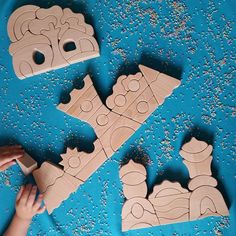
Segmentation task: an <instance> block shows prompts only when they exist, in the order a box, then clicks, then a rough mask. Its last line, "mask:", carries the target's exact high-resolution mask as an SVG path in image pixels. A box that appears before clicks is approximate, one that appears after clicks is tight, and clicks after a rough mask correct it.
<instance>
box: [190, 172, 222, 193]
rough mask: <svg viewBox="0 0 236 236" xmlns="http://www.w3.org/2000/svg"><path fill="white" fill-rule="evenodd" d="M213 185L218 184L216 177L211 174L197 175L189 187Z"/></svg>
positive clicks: (191, 188)
mask: <svg viewBox="0 0 236 236" xmlns="http://www.w3.org/2000/svg"><path fill="white" fill-rule="evenodd" d="M204 185H207V186H212V187H216V186H217V181H216V179H214V178H213V177H211V176H208V175H200V176H197V177H195V178H194V179H191V180H190V181H189V183H188V188H189V189H190V190H194V189H196V188H198V187H200V186H204Z"/></svg>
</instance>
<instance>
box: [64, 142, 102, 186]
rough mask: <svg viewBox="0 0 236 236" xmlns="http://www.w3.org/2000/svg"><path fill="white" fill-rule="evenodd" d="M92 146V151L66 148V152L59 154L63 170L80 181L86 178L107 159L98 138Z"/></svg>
mask: <svg viewBox="0 0 236 236" xmlns="http://www.w3.org/2000/svg"><path fill="white" fill-rule="evenodd" d="M94 146H95V149H94V151H93V152H92V153H86V152H78V151H77V150H76V149H73V150H71V149H69V148H67V152H66V153H65V154H62V155H61V157H62V159H63V160H62V161H61V162H60V164H61V165H63V166H64V171H65V172H66V173H68V174H70V175H72V176H74V177H76V178H78V179H80V180H82V181H85V180H86V179H88V178H89V177H90V176H91V175H92V174H93V173H94V172H95V171H96V170H97V169H98V168H99V167H100V166H101V165H102V164H103V163H104V162H105V161H106V160H107V156H106V154H105V152H104V150H103V149H102V146H101V143H100V141H99V140H98V139H97V140H96V141H95V142H94Z"/></svg>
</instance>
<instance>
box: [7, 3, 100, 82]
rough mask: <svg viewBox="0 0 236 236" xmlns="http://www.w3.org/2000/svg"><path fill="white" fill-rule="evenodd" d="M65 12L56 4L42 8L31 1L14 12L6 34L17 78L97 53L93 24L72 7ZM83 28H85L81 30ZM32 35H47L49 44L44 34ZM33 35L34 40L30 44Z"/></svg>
mask: <svg viewBox="0 0 236 236" xmlns="http://www.w3.org/2000/svg"><path fill="white" fill-rule="evenodd" d="M65 12H67V16H66V18H65V22H64V24H62V22H61V19H62V17H63V16H64V13H65ZM65 12H64V11H62V9H61V8H60V7H59V6H53V7H51V8H49V9H43V8H39V7H36V6H32V5H26V6H22V7H20V8H19V9H17V10H16V11H15V12H13V14H12V15H11V17H10V18H9V22H8V34H9V37H10V39H11V41H12V44H11V45H10V48H9V51H10V54H11V55H12V57H13V65H14V70H15V72H16V75H17V76H18V77H19V78H21V79H23V78H26V77H29V76H32V75H36V74H39V73H43V72H45V71H49V70H52V69H58V68H61V67H65V66H67V65H69V64H73V63H76V62H80V61H84V60H87V59H90V58H94V57H97V56H99V47H98V44H97V41H96V40H95V38H94V37H93V28H92V26H89V25H88V24H86V23H85V22H84V20H83V21H81V20H80V21H79V19H81V17H80V18H79V17H78V15H77V14H74V13H73V12H72V11H70V10H66V11H65ZM70 13H71V17H72V18H76V17H77V19H78V21H77V25H78V27H75V26H76V24H75V21H74V20H72V21H71V19H70V18H71V17H69V15H68V14H70ZM70 24H72V25H71V27H70ZM82 28H84V29H85V30H82V31H81V29H82ZM35 36H44V37H45V38H47V39H48V41H49V45H47V44H45V43H44V42H43V41H44V40H45V39H44V38H43V39H42V38H36V37H35ZM32 39H34V40H35V39H37V41H34V43H32V44H31V43H30V42H32V41H33V40H32ZM41 40H42V41H41ZM19 42H20V44H18V43H19ZM15 45H16V46H15ZM22 45H25V47H22ZM13 47H14V48H13ZM13 49H15V50H13ZM13 51H14V53H13ZM49 52H50V53H49ZM36 55H38V56H36ZM48 57H49V58H48ZM36 58H37V59H36Z"/></svg>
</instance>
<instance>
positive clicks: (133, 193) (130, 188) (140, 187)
mask: <svg viewBox="0 0 236 236" xmlns="http://www.w3.org/2000/svg"><path fill="white" fill-rule="evenodd" d="M147 190H148V189H147V184H146V182H142V183H140V184H137V185H127V184H123V193H124V195H125V197H126V198H127V199H131V198H134V197H142V198H145V197H146V196H147Z"/></svg>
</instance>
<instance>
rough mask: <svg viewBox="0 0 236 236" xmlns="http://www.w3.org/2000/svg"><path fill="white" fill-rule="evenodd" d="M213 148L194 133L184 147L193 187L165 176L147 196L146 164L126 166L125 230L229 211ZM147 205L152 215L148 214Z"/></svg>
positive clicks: (122, 172)
mask: <svg viewBox="0 0 236 236" xmlns="http://www.w3.org/2000/svg"><path fill="white" fill-rule="evenodd" d="M145 73H148V72H147V71H145ZM152 76H153V79H152V80H151V81H153V80H154V78H155V77H157V76H158V75H156V76H155V73H154V72H153V71H152ZM211 152H212V146H211V145H208V144H207V143H205V142H203V141H199V140H197V139H196V138H194V137H193V138H192V139H191V140H190V141H189V142H188V143H186V144H184V145H183V147H182V150H181V151H180V154H181V155H182V157H183V158H184V159H185V160H183V162H184V164H186V162H187V164H186V166H187V168H188V170H189V173H190V178H191V180H190V182H189V184H188V188H189V189H190V191H189V190H187V189H184V188H183V187H182V186H181V185H180V184H179V183H178V182H170V181H168V180H164V181H163V182H162V183H161V184H159V185H156V186H154V188H153V192H152V193H151V194H150V195H149V196H148V197H147V198H146V194H147V192H146V189H143V188H142V187H140V186H142V185H143V184H145V185H146V170H145V168H144V167H143V166H142V165H141V164H138V163H135V162H133V161H132V160H130V161H129V163H128V164H126V165H124V166H122V167H121V169H120V179H121V181H122V183H123V192H124V196H125V197H126V201H125V203H124V205H123V208H122V231H127V230H131V229H138V228H146V227H151V226H157V225H163V224H173V223H178V222H183V221H189V220H197V219H202V218H205V217H208V216H227V215H229V211H228V208H227V206H226V204H225V201H224V198H223V196H222V195H221V193H220V191H219V190H218V189H217V188H215V187H216V186H217V181H216V180H215V179H214V178H213V177H212V176H211V167H210V165H211V160H212V156H211ZM190 161H191V162H190ZM189 163H190V164H189ZM206 170H207V171H206ZM206 172H207V173H206ZM136 186H137V188H136ZM137 196H138V197H137ZM145 209H146V210H147V212H148V214H149V215H148V216H147V215H145V214H144V213H145ZM154 217H155V218H156V222H154Z"/></svg>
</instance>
